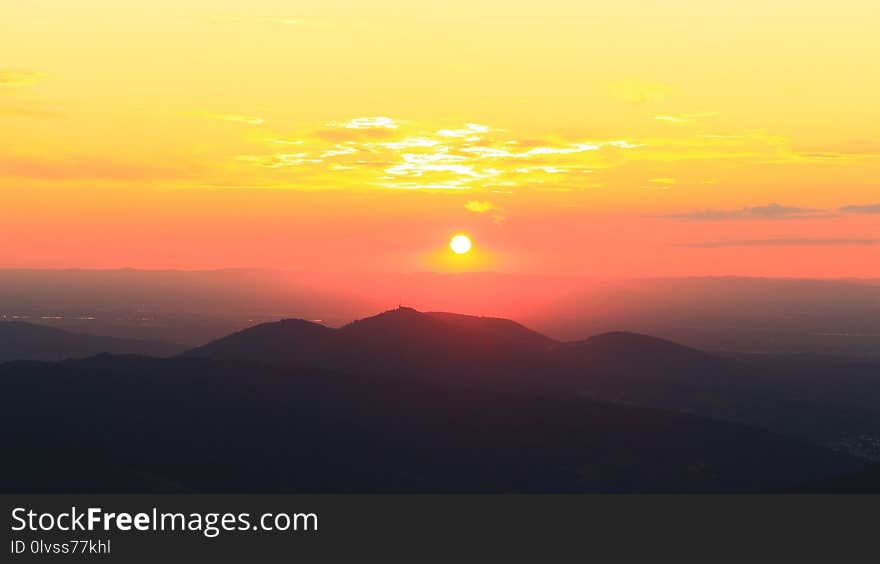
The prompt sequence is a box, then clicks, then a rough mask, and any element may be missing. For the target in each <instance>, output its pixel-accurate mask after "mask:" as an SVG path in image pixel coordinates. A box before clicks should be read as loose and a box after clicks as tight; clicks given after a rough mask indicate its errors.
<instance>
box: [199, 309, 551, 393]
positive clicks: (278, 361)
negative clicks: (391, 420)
mask: <svg viewBox="0 0 880 564" xmlns="http://www.w3.org/2000/svg"><path fill="white" fill-rule="evenodd" d="M498 321H501V320H495V321H489V322H485V321H481V320H479V318H467V316H452V314H443V315H441V314H426V313H422V312H419V311H416V310H414V309H412V308H407V307H400V308H397V309H393V310H389V311H386V312H383V313H380V314H378V315H375V316H372V317H367V318H364V319H360V320H357V321H354V322H352V323H350V324H348V325H345V326H343V327H341V328H339V329H331V328H327V327H323V328H321V327H322V326H314V327H312V325H314V324H310V325H309V326H308V327H309V329H308V331H305V332H303V331H296V332H293V334H292V333H291V332H290V331H287V330H285V325H279V324H263V325H259V326H256V327H253V328H250V329H247V330H245V331H242V332H240V333H237V334H235V335H231V336H229V337H226V338H224V339H220V340H218V341H214V342H212V343H209V344H207V345H205V346H203V347H199V348H197V349H193V350H191V351H188V352H186V353H185V356H191V357H202V358H215V359H219V358H238V359H245V360H249V361H252V362H268V363H272V364H275V365H279V366H311V367H314V368H323V369H327V370H334V371H340V372H352V371H355V372H359V373H378V374H384V375H387V374H407V375H409V376H410V377H413V378H416V379H430V378H435V377H442V378H447V377H449V376H450V375H453V374H454V375H455V378H456V380H458V382H459V383H467V382H478V381H486V380H499V379H500V380H503V381H505V382H506V383H508V384H510V385H515V384H517V383H518V382H521V381H522V380H523V379H524V378H525V376H526V372H528V375H529V376H531V374H533V371H534V370H535V369H536V368H537V366H538V363H539V362H543V360H542V357H539V356H536V354H535V353H537V352H538V351H544V350H545V349H546V348H547V343H548V342H550V343H552V341H550V340H549V339H546V338H541V337H542V336H540V335H538V334H534V335H535V336H533V337H531V339H530V343H531V345H530V346H526V345H525V343H524V339H523V337H524V336H525V334H526V333H525V332H528V330H527V329H525V328H521V329H518V328H517V324H515V323H514V322H508V323H507V324H503V323H498ZM284 323H300V324H302V323H306V322H303V321H301V320H300V321H294V320H288V321H286V322H284ZM487 326H488V329H487ZM500 329H503V330H500ZM511 329H515V330H511ZM304 333H305V334H304Z"/></svg>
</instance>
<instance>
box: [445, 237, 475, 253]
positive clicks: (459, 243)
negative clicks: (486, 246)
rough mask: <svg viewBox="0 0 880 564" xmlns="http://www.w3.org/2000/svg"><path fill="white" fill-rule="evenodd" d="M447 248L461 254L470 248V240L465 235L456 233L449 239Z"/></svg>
mask: <svg viewBox="0 0 880 564" xmlns="http://www.w3.org/2000/svg"><path fill="white" fill-rule="evenodd" d="M449 248H450V249H452V252H453V253H455V254H458V255H463V254H465V253H466V252H468V251H469V250H471V240H470V239H469V238H468V236H467V235H456V236H455V237H453V238H452V239H450V240H449Z"/></svg>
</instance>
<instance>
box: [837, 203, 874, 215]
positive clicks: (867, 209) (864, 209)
mask: <svg viewBox="0 0 880 564" xmlns="http://www.w3.org/2000/svg"><path fill="white" fill-rule="evenodd" d="M840 211H842V212H843V213H866V214H873V213H880V204H868V205H850V206H842V207H841V208H840Z"/></svg>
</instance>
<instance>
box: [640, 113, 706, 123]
mask: <svg viewBox="0 0 880 564" xmlns="http://www.w3.org/2000/svg"><path fill="white" fill-rule="evenodd" d="M715 115H717V114H716V113H715V112H694V113H688V114H668V115H660V116H654V119H655V120H657V121H662V122H666V123H693V122H695V121H697V120H700V119H705V118H710V117H712V116H715Z"/></svg>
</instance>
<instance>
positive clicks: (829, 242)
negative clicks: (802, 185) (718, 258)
mask: <svg viewBox="0 0 880 564" xmlns="http://www.w3.org/2000/svg"><path fill="white" fill-rule="evenodd" d="M871 245H880V239H835V238H791V239H739V240H736V239H734V240H720V241H703V242H699V243H687V244H685V245H682V246H684V247H702V248H709V249H715V248H721V247H858V246H871Z"/></svg>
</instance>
